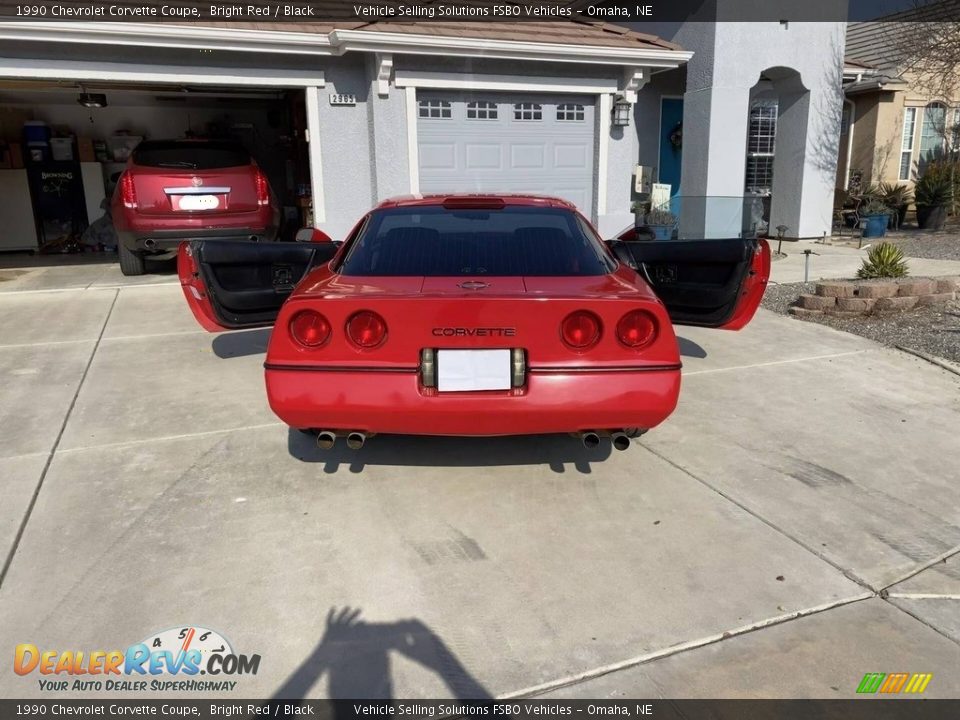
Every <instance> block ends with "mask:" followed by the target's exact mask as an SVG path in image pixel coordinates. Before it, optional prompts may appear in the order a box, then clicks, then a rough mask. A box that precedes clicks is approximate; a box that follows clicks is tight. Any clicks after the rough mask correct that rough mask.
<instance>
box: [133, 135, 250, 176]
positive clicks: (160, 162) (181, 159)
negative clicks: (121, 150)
mask: <svg viewBox="0 0 960 720" xmlns="http://www.w3.org/2000/svg"><path fill="white" fill-rule="evenodd" d="M133 162H134V163H135V164H137V165H144V166H146V167H164V168H183V169H185V170H217V169H219V168H228V167H238V166H240V165H249V164H250V153H248V152H247V151H246V150H244V148H243V146H242V145H238V144H237V143H232V142H195V141H176V140H155V141H151V140H148V141H146V142H142V143H140V144H139V145H137V147H136V149H135V150H134V151H133Z"/></svg>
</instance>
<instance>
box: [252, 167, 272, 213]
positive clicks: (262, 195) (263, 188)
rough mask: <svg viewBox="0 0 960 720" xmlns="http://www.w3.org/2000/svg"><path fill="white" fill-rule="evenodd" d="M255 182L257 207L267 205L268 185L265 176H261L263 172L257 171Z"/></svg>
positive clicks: (268, 198) (268, 201) (268, 196)
mask: <svg viewBox="0 0 960 720" xmlns="http://www.w3.org/2000/svg"><path fill="white" fill-rule="evenodd" d="M255 182H256V184H257V205H261V206H262V205H269V204H270V185H269V184H268V183H267V176H266V175H264V174H263V170H257V176H256V180H255Z"/></svg>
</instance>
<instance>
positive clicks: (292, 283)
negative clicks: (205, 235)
mask: <svg viewBox="0 0 960 720" xmlns="http://www.w3.org/2000/svg"><path fill="white" fill-rule="evenodd" d="M338 247H339V246H338V245H336V244H334V243H332V242H274V243H255V242H249V241H224V240H192V241H189V242H183V243H180V248H179V250H178V251H177V273H178V274H179V276H180V285H181V287H182V288H183V294H184V296H185V297H186V298H187V304H188V305H189V306H190V310H191V311H192V312H193V315H194V317H195V318H196V319H197V322H198V323H200V325H201V326H202V327H203V328H204V329H205V330H208V331H210V332H220V331H221V330H236V329H240V328H251V327H262V326H265V325H273V322H274V320H276V318H277V313H278V312H279V311H280V306H281V305H283V303H284V302H285V301H286V299H287V298H288V297H289V296H290V293H292V292H293V289H294V287H296V285H297V283H298V282H300V279H301V278H302V277H303V276H304V275H306V274H307V272H308V271H309V270H311V269H312V268H314V267H316V266H317V265H322V264H323V263H325V262H327V261H328V260H330V259H331V258H332V257H333V256H334V255H335V254H336V252H337V249H338Z"/></svg>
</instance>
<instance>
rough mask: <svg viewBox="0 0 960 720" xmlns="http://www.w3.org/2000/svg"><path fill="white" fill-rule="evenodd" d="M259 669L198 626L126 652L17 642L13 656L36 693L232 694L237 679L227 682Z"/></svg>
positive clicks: (255, 661)
mask: <svg viewBox="0 0 960 720" xmlns="http://www.w3.org/2000/svg"><path fill="white" fill-rule="evenodd" d="M259 669H260V656H259V655H243V654H238V653H236V652H234V650H233V646H232V645H231V644H230V642H229V641H228V640H227V639H226V638H225V637H224V636H223V635H221V634H220V633H218V632H216V631H215V630H209V629H207V628H203V627H197V626H190V627H178V628H170V629H169V630H164V631H162V632H159V633H154V634H152V635H150V636H148V637H147V638H146V639H145V640H143V641H142V642H139V643H135V644H133V645H130V646H129V647H128V648H127V649H126V650H91V651H86V650H57V649H46V648H43V649H42V648H39V647H38V646H37V645H34V644H32V643H21V644H20V645H17V646H16V648H15V649H14V654H13V670H14V672H15V673H16V674H17V675H22V676H30V675H34V674H36V675H39V676H40V677H38V678H37V682H38V683H39V685H40V689H41V690H49V691H73V690H95V691H104V690H105V691H110V692H128V691H132V692H142V691H145V690H163V691H177V690H181V691H190V690H199V691H212V690H233V689H234V688H235V687H236V685H237V681H236V680H233V679H230V678H233V677H236V676H239V675H256V674H257V671H258V670H259ZM71 676H72V677H71ZM198 676H206V677H204V678H203V679H200V678H199V677H198Z"/></svg>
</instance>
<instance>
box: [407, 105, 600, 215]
mask: <svg viewBox="0 0 960 720" xmlns="http://www.w3.org/2000/svg"><path fill="white" fill-rule="evenodd" d="M417 102H418V107H417V142H418V145H419V150H420V157H419V166H420V191H421V192H423V193H431V192H481V193H486V192H489V193H495V192H513V193H524V192H530V193H538V194H544V195H555V196H559V197H562V198H565V199H567V200H570V201H571V202H573V203H575V204H576V206H577V207H578V208H580V211H581V212H583V213H584V214H585V215H587V216H588V217H589V216H590V214H591V212H592V210H593V187H594V167H593V147H594V139H595V128H594V106H593V103H592V99H591V98H589V97H584V96H561V95H543V94H525V95H519V94H513V93H511V94H482V93H470V94H463V93H442V92H428V91H421V92H420V93H418V95H417Z"/></svg>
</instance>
